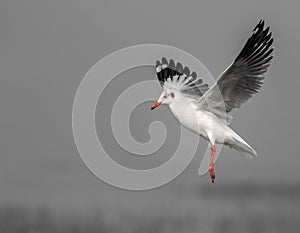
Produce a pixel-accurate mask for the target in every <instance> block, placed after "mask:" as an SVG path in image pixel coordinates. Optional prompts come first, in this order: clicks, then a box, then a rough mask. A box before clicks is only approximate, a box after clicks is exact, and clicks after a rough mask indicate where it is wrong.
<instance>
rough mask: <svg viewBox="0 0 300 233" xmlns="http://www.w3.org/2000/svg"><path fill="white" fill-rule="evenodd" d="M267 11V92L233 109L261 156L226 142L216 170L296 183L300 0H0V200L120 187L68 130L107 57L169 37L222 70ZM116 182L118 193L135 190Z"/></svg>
mask: <svg viewBox="0 0 300 233" xmlns="http://www.w3.org/2000/svg"><path fill="white" fill-rule="evenodd" d="M261 18H263V19H265V21H266V23H267V24H268V25H270V26H271V29H272V31H273V35H274V38H275V45H274V46H275V59H274V61H273V62H272V65H271V67H270V69H269V72H268V73H267V78H266V82H265V85H264V86H263V89H262V91H261V93H260V94H259V95H258V96H255V97H254V98H253V99H251V100H250V101H249V102H248V103H247V104H246V105H244V108H242V109H241V110H238V111H235V114H234V116H235V118H234V121H233V125H232V127H233V128H234V129H235V130H236V131H237V132H238V133H239V134H240V135H241V136H242V137H243V138H245V139H246V140H247V141H248V142H249V144H250V145H252V146H253V147H254V148H255V149H256V150H257V152H258V154H259V158H257V159H255V160H252V161H246V160H245V159H244V158H242V157H240V156H239V154H238V153H237V152H235V151H231V150H229V149H224V150H223V152H222V155H221V157H220V159H219V160H218V163H217V167H216V169H217V175H219V176H221V177H222V183H224V184H227V183H232V182H271V183H278V182H282V183H290V182H293V183H299V179H300V174H299V169H298V166H299V163H300V156H299V152H298V148H297V147H298V144H299V130H300V124H299V123H298V121H297V120H298V119H299V115H300V112H299V111H300V110H299V109H300V108H299V102H298V101H299V98H300V94H299V91H298V88H299V84H300V78H299V77H298V76H299V71H298V70H299V60H300V47H299V41H300V32H299V30H298V28H299V25H298V24H299V2H298V1H296V0H294V1H291V0H290V1H285V2H284V1H271V0H268V1H240V0H231V1H220V2H218V3H216V2H214V1H201V3H200V2H199V1H194V2H193V1H190V2H189V1H143V2H142V1H120V2H116V1H103V0H102V1H84V2H83V1H74V0H73V1H71V0H62V1H58V0H57V1H38V0H35V1H33V0H32V1H30V0H24V1H4V2H2V3H1V4H0V30H1V40H0V51H1V53H0V72H1V85H0V96H1V98H0V106H1V118H0V126H1V134H0V137H1V138H0V148H1V157H0V186H1V195H0V204H2V205H3V204H5V203H8V202H12V203H18V202H20V203H35V202H45V201H47V202H49V203H54V202H55V203H59V202H60V201H61V202H64V203H65V202H66V201H70V202H71V201H76V202H77V201H78V202H80V201H87V202H88V201H89V200H98V199H97V198H100V197H99V193H101V195H103V193H111V192H112V190H114V188H112V187H110V186H108V185H106V184H104V183H103V182H101V181H100V180H98V179H97V178H96V177H94V176H93V175H92V174H91V173H90V172H89V171H88V169H87V168H86V167H85V165H84V163H83V162H82V160H81V159H80V157H79V154H78V152H77V150H76V147H75V144H74V141H73V136H72V124H71V123H72V122H71V114H72V104H73V99H74V95H75V92H76V89H77V87H78V85H79V83H80V81H81V80H82V78H83V76H84V75H85V73H86V72H87V71H88V70H89V69H90V67H91V66H93V65H94V64H95V63H96V62H97V61H99V60H100V59H101V58H103V57H105V56H106V55H108V54H110V53H111V52H113V51H116V50H118V49H121V48H124V47H127V46H131V45H136V44H143V43H157V44H167V45H171V46H174V47H177V48H180V49H183V50H185V51H187V52H189V53H191V54H192V55H193V56H195V57H196V58H198V59H199V60H200V61H201V62H203V63H204V64H205V65H206V66H207V67H208V68H209V70H210V71H211V72H212V74H213V75H215V76H218V75H219V74H220V73H221V72H222V71H223V70H224V69H225V68H226V67H227V66H228V65H229V64H230V63H231V61H232V60H233V59H234V58H235V56H236V55H237V53H238V52H239V50H240V49H241V48H242V46H243V44H244V43H245V41H246V39H247V38H248V36H249V35H250V33H251V30H252V29H253V27H254V26H255V24H256V23H257V22H258V21H259V19H261ZM146 73H147V72H146ZM146 79H151V78H146ZM165 112H166V114H168V113H167V111H165ZM203 145H205V144H204V143H203ZM194 162H195V165H194V164H193V166H191V168H190V169H189V171H191V174H190V173H188V175H187V176H188V177H189V179H192V181H193V182H196V183H198V184H199V185H201V183H205V184H207V183H208V182H209V178H208V177H205V178H200V177H198V176H197V166H199V163H200V159H196V160H195V161H194ZM185 174H186V173H185ZM181 181H183V178H182V179H178V180H175V181H174V182H173V183H172V184H171V186H170V187H172V186H174V185H175V184H174V183H176V182H181ZM165 189H167V187H163V188H162V189H160V190H156V191H152V193H158V194H159V193H160V192H163V191H164V190H165ZM120 193H121V194H119V193H115V194H112V195H116V197H118V195H125V196H128V198H129V196H132V194H131V193H130V194H129V193H128V192H125V191H120ZM109 195H111V194H109ZM143 195H144V196H145V195H146V194H143ZM104 196H105V195H104ZM134 197H137V194H134ZM103 198H104V199H105V197H103ZM105 200H106V199H105ZM107 200H108V199H107ZM107 200H106V201H107ZM109 200H112V199H109Z"/></svg>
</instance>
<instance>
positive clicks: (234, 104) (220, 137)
mask: <svg viewBox="0 0 300 233" xmlns="http://www.w3.org/2000/svg"><path fill="white" fill-rule="evenodd" d="M269 29H270V28H269V27H267V28H264V21H263V20H260V22H259V23H258V24H257V25H256V27H255V28H254V30H253V33H252V35H251V36H250V38H249V39H248V40H247V42H246V44H245V45H244V47H243V49H242V50H241V52H240V53H239V55H238V56H237V57H236V59H235V60H234V61H233V63H232V64H231V65H230V66H229V67H228V68H227V69H226V70H225V71H224V72H223V73H222V74H221V75H220V76H219V78H218V79H217V81H216V82H215V84H213V85H212V86H211V87H210V88H209V87H208V85H207V84H203V80H202V79H201V78H200V77H198V76H197V74H196V73H195V72H190V69H189V68H188V67H187V66H185V67H183V65H182V64H181V63H179V62H177V63H176V64H175V62H174V60H173V59H170V60H169V61H168V60H167V59H166V58H164V57H163V58H162V59H161V61H156V74H157V78H158V80H159V82H160V83H161V85H162V87H163V92H162V94H161V95H160V97H159V99H158V100H157V102H155V103H154V104H153V106H152V107H151V110H153V109H155V108H157V107H158V106H160V105H161V104H167V105H168V106H169V108H170V110H171V112H172V113H173V114H174V116H175V118H176V119H177V120H178V121H179V122H180V123H181V124H182V125H183V126H184V127H186V128H188V129H189V130H191V131H193V132H194V133H196V134H198V135H200V136H202V137H203V138H204V139H206V140H207V141H208V142H209V145H210V148H211V159H210V165H209V174H210V177H211V180H212V182H214V180H215V169H214V155H215V152H216V147H215V144H216V143H221V144H224V145H227V146H229V147H230V148H233V149H235V150H237V151H239V152H241V154H242V155H244V156H245V157H246V158H253V157H255V156H257V153H256V152H255V150H254V149H253V148H252V147H251V146H249V145H248V144H247V142H245V141H244V140H243V139H242V138H241V137H240V136H239V135H238V134H237V133H236V132H234V131H233V130H232V129H231V128H230V124H231V119H232V116H231V111H232V110H233V109H235V108H240V107H241V105H242V104H243V103H245V102H246V101H247V100H248V99H249V98H250V97H251V96H252V95H253V94H256V93H257V92H258V91H259V90H260V88H261V86H262V84H263V80H264V74H265V72H266V71H267V68H268V67H269V65H270V62H271V60H272V58H273V48H272V47H271V46H272V43H273V38H272V33H271V32H270V31H269Z"/></svg>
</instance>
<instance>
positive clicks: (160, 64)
mask: <svg viewBox="0 0 300 233" xmlns="http://www.w3.org/2000/svg"><path fill="white" fill-rule="evenodd" d="M155 68H156V75H157V78H158V80H159V82H160V84H161V85H162V86H163V87H167V88H168V87H170V88H176V89H178V90H180V91H181V92H182V93H183V94H185V95H187V96H189V97H191V98H193V99H199V98H200V97H201V96H202V95H203V94H204V93H205V92H206V91H207V90H208V85H207V84H203V80H202V79H201V78H199V77H198V76H197V73H196V72H195V71H194V72H190V69H189V68H188V67H187V66H186V67H183V65H182V64H181V63H180V62H177V63H176V64H175V62H174V60H173V59H170V60H169V62H168V60H167V59H166V58H165V57H163V58H162V60H161V61H159V60H157V61H156V67H155Z"/></svg>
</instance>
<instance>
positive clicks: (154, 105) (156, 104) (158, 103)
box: [151, 102, 161, 110]
mask: <svg viewBox="0 0 300 233" xmlns="http://www.w3.org/2000/svg"><path fill="white" fill-rule="evenodd" d="M159 105H161V102H155V103H154V104H153V105H152V107H151V110H153V109H155V108H157V107H158V106H159Z"/></svg>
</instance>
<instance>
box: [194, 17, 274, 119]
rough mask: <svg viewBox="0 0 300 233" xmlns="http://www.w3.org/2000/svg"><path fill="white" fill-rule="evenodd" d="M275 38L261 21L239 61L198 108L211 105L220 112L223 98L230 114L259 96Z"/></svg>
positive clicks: (223, 76)
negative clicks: (253, 97) (256, 95)
mask: <svg viewBox="0 0 300 233" xmlns="http://www.w3.org/2000/svg"><path fill="white" fill-rule="evenodd" d="M271 35H272V33H271V32H269V27H267V28H266V29H264V21H262V20H261V21H260V22H259V23H258V24H257V25H256V27H255V28H254V30H253V34H252V36H251V37H250V38H249V39H248V40H247V42H246V44H245V45H244V47H243V49H242V50H241V52H240V53H239V55H238V56H237V58H236V59H235V60H234V62H233V63H232V64H231V65H230V66H229V67H228V68H227V70H226V71H225V72H224V73H223V74H221V76H220V77H219V78H218V80H217V82H216V84H214V85H213V86H212V87H211V88H210V90H208V91H207V92H206V93H205V98H203V97H202V98H201V99H199V100H198V104H200V105H201V104H202V105H203V106H204V105H205V104H206V103H205V101H207V103H208V104H209V105H210V106H209V107H210V110H211V111H214V108H216V109H217V108H220V104H218V103H217V101H221V102H222V100H221V99H220V98H219V97H222V98H223V101H224V104H225V106H224V108H225V109H224V110H226V113H228V112H231V110H233V109H234V108H240V106H241V105H242V104H243V103H245V102H246V101H247V100H248V99H249V98H250V97H251V96H252V95H253V94H256V93H257V92H258V91H259V90H260V88H261V86H262V84H263V80H264V73H265V72H266V71H267V68H268V67H269V65H270V62H271V60H272V58H273V56H272V52H273V48H271V45H272V43H273V38H272V36H271ZM218 96H219V97H218ZM204 99H205V100H204ZM217 115H218V114H217Z"/></svg>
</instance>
